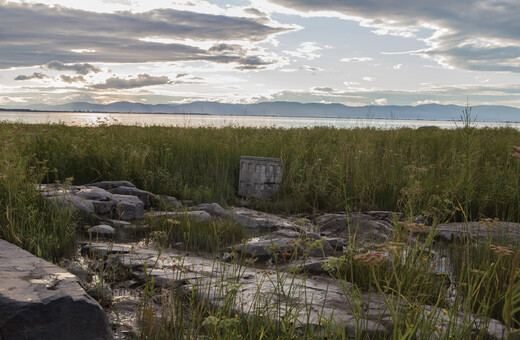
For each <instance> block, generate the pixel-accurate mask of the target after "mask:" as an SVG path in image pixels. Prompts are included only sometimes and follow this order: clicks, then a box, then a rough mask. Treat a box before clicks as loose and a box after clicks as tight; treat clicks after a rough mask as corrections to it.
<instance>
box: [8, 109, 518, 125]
mask: <svg viewBox="0 0 520 340" xmlns="http://www.w3.org/2000/svg"><path fill="white" fill-rule="evenodd" d="M0 121H5V122H18V123H25V124H65V125H74V126H99V125H136V126H152V125H160V126H179V127H200V126H206V127H216V128H220V127H225V126H237V127H239V126H240V127H276V128H305V127H316V126H328V127H335V128H344V129H348V128H359V127H361V128H364V127H372V128H377V129H395V128H401V127H409V128H419V127H425V126H436V127H440V128H444V129H453V128H456V127H461V126H462V123H461V122H456V121H440V120H392V119H368V118H359V119H356V118H312V117H265V116H223V115H195V114H148V113H146V114H144V113H143V114H135V113H96V112H21V111H1V112H0ZM472 125H474V126H476V127H492V128H494V127H512V128H515V129H520V123H509V122H508V123H504V122H475V123H473V124H472Z"/></svg>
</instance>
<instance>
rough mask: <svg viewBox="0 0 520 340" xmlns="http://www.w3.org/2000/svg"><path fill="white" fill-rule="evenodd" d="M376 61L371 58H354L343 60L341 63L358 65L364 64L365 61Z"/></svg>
mask: <svg viewBox="0 0 520 340" xmlns="http://www.w3.org/2000/svg"><path fill="white" fill-rule="evenodd" d="M371 60H374V59H372V58H370V57H358V58H356V57H353V58H343V59H341V60H340V61H341V62H344V63H358V62H364V61H371Z"/></svg>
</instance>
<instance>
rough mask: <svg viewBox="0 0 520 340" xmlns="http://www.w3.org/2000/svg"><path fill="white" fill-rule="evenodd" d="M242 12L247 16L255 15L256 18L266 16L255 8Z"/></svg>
mask: <svg viewBox="0 0 520 340" xmlns="http://www.w3.org/2000/svg"><path fill="white" fill-rule="evenodd" d="M244 12H246V13H247V14H251V15H256V16H258V17H265V16H267V14H265V13H264V12H261V11H259V10H257V9H256V8H252V7H249V8H246V9H244Z"/></svg>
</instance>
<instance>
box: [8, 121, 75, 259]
mask: <svg viewBox="0 0 520 340" xmlns="http://www.w3.org/2000/svg"><path fill="white" fill-rule="evenodd" d="M33 131H34V130H32V129H31V128H27V127H26V126H16V125H5V124H0V139H1V140H2V143H1V144H0V238H2V239H4V240H7V241H9V242H11V243H13V244H16V245H18V246H20V247H22V248H24V249H26V250H28V251H30V252H31V253H33V254H35V255H37V256H39V257H42V258H45V259H48V260H57V259H59V258H60V257H62V256H65V255H70V254H71V253H72V252H73V251H74V247H75V239H76V230H75V225H76V219H75V217H74V216H73V213H72V212H71V211H68V210H58V209H53V208H51V207H50V206H49V205H48V204H46V203H45V202H44V200H43V198H42V197H41V196H40V194H39V193H38V192H37V191H36V190H35V189H36V188H35V185H37V184H38V183H40V182H41V181H42V180H43V177H44V176H45V174H46V173H47V169H46V168H45V167H44V166H42V164H41V163H38V162H34V161H32V162H31V164H29V158H28V157H26V156H25V155H23V154H22V153H21V152H20V147H23V146H24V145H25V142H26V141H27V140H26V138H27V136H28V134H29V133H32V132H33Z"/></svg>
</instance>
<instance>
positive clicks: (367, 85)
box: [0, 0, 520, 108]
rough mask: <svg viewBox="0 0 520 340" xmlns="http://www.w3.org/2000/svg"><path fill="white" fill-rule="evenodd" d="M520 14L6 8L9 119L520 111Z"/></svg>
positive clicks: (180, 4)
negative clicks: (232, 110) (98, 114)
mask: <svg viewBox="0 0 520 340" xmlns="http://www.w3.org/2000/svg"><path fill="white" fill-rule="evenodd" d="M518 18H520V2H519V1H518V0H457V1H453V0H436V1H432V0H320V1H316V0H230V1H220V0H208V1H202V0H173V1H172V0H89V1H84V0H69V1H65V0H40V1H7V0H0V107H12V108H14V107H25V106H29V105H32V104H50V105H58V104H64V103H69V102H75V101H87V102H91V103H100V104H108V103H111V102H117V101H132V102H141V103H147V104H169V103H172V104H174V103H187V102H193V101H200V100H203V101H218V102H222V103H256V102H264V101H296V102H302V103H310V102H321V103H341V104H345V105H349V106H364V105H420V104H428V103H439V104H458V105H465V104H466V103H470V104H471V105H473V106H475V105H508V106H514V107H518V108H520V20H518Z"/></svg>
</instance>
